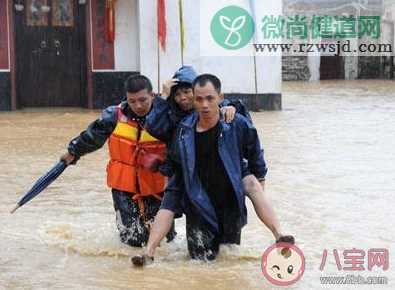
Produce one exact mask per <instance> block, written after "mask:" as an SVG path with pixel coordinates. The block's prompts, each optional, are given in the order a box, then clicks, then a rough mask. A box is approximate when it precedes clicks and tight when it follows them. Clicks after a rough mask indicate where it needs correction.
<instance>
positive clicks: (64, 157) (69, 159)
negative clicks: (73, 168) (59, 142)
mask: <svg viewBox="0 0 395 290" xmlns="http://www.w3.org/2000/svg"><path fill="white" fill-rule="evenodd" d="M60 160H63V161H65V162H66V164H67V165H70V164H71V163H72V162H73V161H74V160H75V156H74V155H71V154H70V153H69V152H67V153H65V154H63V155H62V156H61V157H60Z"/></svg>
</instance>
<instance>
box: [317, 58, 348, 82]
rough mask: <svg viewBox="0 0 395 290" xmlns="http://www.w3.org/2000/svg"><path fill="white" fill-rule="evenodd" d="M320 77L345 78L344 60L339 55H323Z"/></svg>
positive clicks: (328, 78) (322, 78)
mask: <svg viewBox="0 0 395 290" xmlns="http://www.w3.org/2000/svg"><path fill="white" fill-rule="evenodd" d="M320 79H321V80H332V79H344V61H343V57H341V56H339V55H333V56H332V55H331V56H321V64H320Z"/></svg>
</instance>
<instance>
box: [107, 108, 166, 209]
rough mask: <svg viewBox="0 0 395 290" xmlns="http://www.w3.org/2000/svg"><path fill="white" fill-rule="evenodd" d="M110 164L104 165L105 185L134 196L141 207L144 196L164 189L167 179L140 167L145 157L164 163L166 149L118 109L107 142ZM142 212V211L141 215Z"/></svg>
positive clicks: (163, 144) (158, 195) (155, 194)
mask: <svg viewBox="0 0 395 290" xmlns="http://www.w3.org/2000/svg"><path fill="white" fill-rule="evenodd" d="M108 147H109V151H110V162H109V163H108V165H107V185H108V186H109V187H111V188H114V189H117V190H120V191H126V192H130V193H132V194H133V199H134V200H138V201H139V204H141V203H142V201H141V199H142V198H143V197H144V196H155V197H157V198H160V194H161V193H162V192H163V191H164V189H165V186H166V181H167V179H166V177H164V176H163V175H162V174H160V173H158V172H152V171H150V170H147V169H145V168H143V167H142V165H141V164H139V163H141V160H143V159H144V155H149V154H155V156H157V157H160V159H162V160H164V158H165V152H166V145H165V143H163V142H161V141H159V140H158V139H156V138H154V137H153V136H151V135H150V134H149V133H148V132H147V131H146V130H145V129H143V128H141V127H140V126H139V124H138V123H137V122H136V121H133V120H129V119H128V118H127V117H126V116H125V115H124V114H123V113H122V111H121V109H120V107H119V108H118V122H117V125H116V128H115V130H114V131H113V133H112V134H111V136H110V139H109V141H108ZM142 212H144V211H142Z"/></svg>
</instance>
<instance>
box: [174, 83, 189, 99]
mask: <svg viewBox="0 0 395 290" xmlns="http://www.w3.org/2000/svg"><path fill="white" fill-rule="evenodd" d="M180 89H181V90H183V89H192V84H191V83H187V82H178V83H177V84H176V85H175V86H172V87H171V90H170V97H173V98H174V96H175V95H176V92H177V90H180Z"/></svg>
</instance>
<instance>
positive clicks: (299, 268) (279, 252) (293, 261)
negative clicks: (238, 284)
mask: <svg viewBox="0 0 395 290" xmlns="http://www.w3.org/2000/svg"><path fill="white" fill-rule="evenodd" d="M304 263H305V262H304V255H303V253H302V251H301V250H300V249H299V248H298V247H296V246H295V245H292V244H289V243H276V244H274V245H272V246H270V247H269V248H268V249H267V250H266V251H265V253H263V256H262V272H263V275H264V276H265V277H266V279H268V280H269V281H270V282H271V283H272V284H274V285H277V286H288V285H291V284H294V283H295V282H296V281H298V280H299V279H300V278H301V277H302V275H303V272H304V266H305V264H304Z"/></svg>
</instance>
